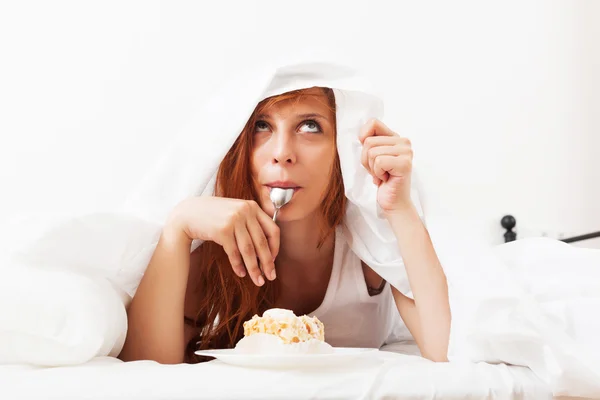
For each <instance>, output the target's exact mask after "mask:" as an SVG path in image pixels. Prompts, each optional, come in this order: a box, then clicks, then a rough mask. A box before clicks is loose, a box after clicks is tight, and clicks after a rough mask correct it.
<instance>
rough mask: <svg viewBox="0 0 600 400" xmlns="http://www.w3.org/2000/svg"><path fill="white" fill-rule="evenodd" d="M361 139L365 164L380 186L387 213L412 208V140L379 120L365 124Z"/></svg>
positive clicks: (378, 193) (378, 196) (382, 204)
mask: <svg viewBox="0 0 600 400" xmlns="http://www.w3.org/2000/svg"><path fill="white" fill-rule="evenodd" d="M359 139H360V142H361V143H362V145H363V149H362V154H361V162H362V165H363V166H364V167H365V168H366V169H367V171H369V173H370V174H371V175H372V176H373V183H374V184H375V185H377V186H378V187H379V188H378V190H377V202H378V203H379V206H380V207H381V208H382V209H383V210H384V212H386V213H387V214H388V215H389V214H391V213H394V212H396V211H401V210H405V209H407V208H408V207H410V206H411V205H412V202H411V198H410V185H411V174H412V160H413V151H412V148H411V144H410V140H408V139H407V138H404V137H400V136H399V135H398V134H397V133H395V132H393V131H392V130H390V129H389V128H388V127H387V126H385V125H384V124H383V123H382V122H381V121H379V120H377V119H372V120H371V121H369V122H367V123H366V124H365V125H364V126H363V128H362V129H361V132H360V136H359Z"/></svg>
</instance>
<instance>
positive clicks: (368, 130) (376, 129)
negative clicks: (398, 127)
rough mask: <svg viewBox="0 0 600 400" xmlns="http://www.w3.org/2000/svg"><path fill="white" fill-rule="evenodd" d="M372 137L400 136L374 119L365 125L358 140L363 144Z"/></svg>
mask: <svg viewBox="0 0 600 400" xmlns="http://www.w3.org/2000/svg"><path fill="white" fill-rule="evenodd" d="M370 136H398V135H397V134H396V133H395V132H394V131H392V130H391V129H390V128H388V127H387V126H385V124H384V123H383V122H381V121H380V120H378V119H376V118H373V119H371V120H369V121H368V122H367V123H366V124H364V125H363V126H362V127H361V129H360V133H359V135H358V139H359V140H360V142H361V143H363V142H364V141H365V139H366V138H368V137H370Z"/></svg>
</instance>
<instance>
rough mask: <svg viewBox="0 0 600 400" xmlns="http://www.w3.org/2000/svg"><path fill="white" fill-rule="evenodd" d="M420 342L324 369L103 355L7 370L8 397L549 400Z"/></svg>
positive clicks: (522, 376)
mask: <svg viewBox="0 0 600 400" xmlns="http://www.w3.org/2000/svg"><path fill="white" fill-rule="evenodd" d="M417 353H418V350H416V346H415V345H414V344H413V343H400V344H396V345H392V346H388V347H387V348H384V349H383V350H382V351H379V352H378V353H374V354H372V355H370V356H369V357H366V358H364V359H357V360H356V361H354V362H353V363H351V364H347V365H344V366H338V367H331V368H326V369H318V370H304V369H299V370H279V371H268V370H262V369H250V368H240V367H235V366H231V365H227V364H224V363H222V362H220V361H218V360H214V361H210V362H206V363H202V364H195V365H192V364H180V365H160V364H157V363H154V362H150V361H140V362H128V363H123V362H121V361H119V360H117V359H115V358H110V357H101V358H95V359H93V360H92V361H90V362H88V363H86V364H84V365H80V366H76V367H60V368H33V367H26V366H18V367H17V366H4V367H2V366H0V398H2V399H15V400H16V399H60V400H67V399H90V400H91V399H99V400H100V399H102V400H113V399H146V400H154V399H172V400H179V399H283V398H285V399H317V398H318V399H396V398H402V399H532V400H533V399H535V400H541V399H549V398H552V396H551V393H550V391H549V388H548V387H547V386H546V385H545V384H544V383H543V382H542V381H541V380H540V379H539V378H537V377H536V376H535V374H533V372H532V371H531V370H529V369H528V368H524V367H517V366H508V365H505V364H497V365H493V364H487V363H476V364H469V363H465V364H462V363H460V364H445V363H433V362H429V361H427V360H425V359H423V358H421V357H419V356H418V355H416V354H417Z"/></svg>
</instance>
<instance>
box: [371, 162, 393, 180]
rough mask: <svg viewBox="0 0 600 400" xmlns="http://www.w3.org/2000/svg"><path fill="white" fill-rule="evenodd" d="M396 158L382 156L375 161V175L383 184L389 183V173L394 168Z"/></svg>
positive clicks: (373, 170)
mask: <svg viewBox="0 0 600 400" xmlns="http://www.w3.org/2000/svg"><path fill="white" fill-rule="evenodd" d="M394 158H395V157H394V156H390V155H382V156H379V157H377V158H376V159H375V160H374V161H373V169H372V173H373V175H374V176H375V177H376V178H378V179H380V180H381V181H383V182H385V181H387V179H388V177H389V171H391V170H392V169H393V168H394V163H395V160H394Z"/></svg>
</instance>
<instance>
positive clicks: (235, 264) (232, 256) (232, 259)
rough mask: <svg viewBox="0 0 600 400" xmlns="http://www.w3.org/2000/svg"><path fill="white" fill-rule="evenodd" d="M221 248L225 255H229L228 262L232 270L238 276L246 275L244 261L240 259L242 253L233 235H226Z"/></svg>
mask: <svg viewBox="0 0 600 400" xmlns="http://www.w3.org/2000/svg"><path fill="white" fill-rule="evenodd" d="M222 246H223V250H225V253H227V257H229V263H231V267H232V268H233V272H235V274H236V275H237V276H239V277H240V278H243V277H245V276H246V267H245V266H244V261H243V260H242V255H241V254H240V251H239V250H238V246H237V242H236V240H235V236H234V235H227V236H225V237H224V240H223V244H222Z"/></svg>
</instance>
